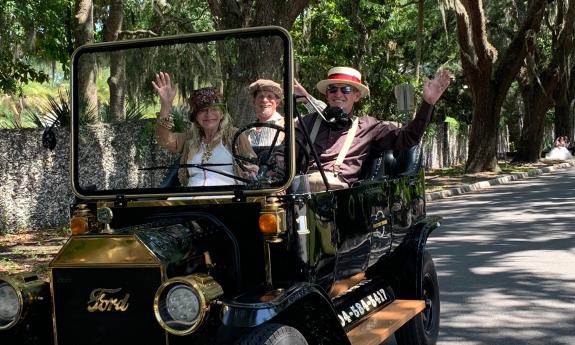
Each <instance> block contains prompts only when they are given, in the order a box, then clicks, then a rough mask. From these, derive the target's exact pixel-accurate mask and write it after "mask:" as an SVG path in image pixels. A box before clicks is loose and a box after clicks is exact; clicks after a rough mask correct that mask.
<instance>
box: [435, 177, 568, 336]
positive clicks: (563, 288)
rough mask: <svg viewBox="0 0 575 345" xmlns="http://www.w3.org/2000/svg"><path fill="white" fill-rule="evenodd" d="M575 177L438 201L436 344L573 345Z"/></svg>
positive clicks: (515, 184)
mask: <svg viewBox="0 0 575 345" xmlns="http://www.w3.org/2000/svg"><path fill="white" fill-rule="evenodd" d="M574 209H575V169H567V170H565V171H561V172H556V173H555V174H554V175H545V176H540V177H539V178H537V179H526V180H523V181H516V182H513V183H510V184H508V185H505V186H497V187H493V188H490V189H489V190H486V191H482V192H480V193H470V194H467V195H464V196H458V197H453V198H449V199H443V200H437V201H433V202H430V203H429V204H428V214H430V215H439V216H442V217H444V219H443V220H442V221H441V224H442V226H441V227H440V228H439V229H437V230H436V231H434V232H433V233H432V234H431V236H430V238H429V241H428V245H429V248H430V252H431V254H432V256H433V257H434V261H435V265H436V268H437V271H438V277H439V284H440V286H441V309H442V316H441V333H440V337H439V342H438V344H484V345H488V344H494V343H497V344H526V343H537V344H574V343H575V336H574V335H573V329H575V318H573V315H575V267H573V263H574V262H575V227H574V224H575V212H574V211H573V210H574Z"/></svg>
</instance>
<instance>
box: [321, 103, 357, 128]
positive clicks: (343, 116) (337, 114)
mask: <svg viewBox="0 0 575 345" xmlns="http://www.w3.org/2000/svg"><path fill="white" fill-rule="evenodd" d="M322 114H323V118H324V119H325V120H326V121H327V125H328V127H330V128H332V129H343V128H345V127H347V126H349V125H350V124H351V119H350V118H349V114H348V113H346V112H345V111H344V110H343V109H342V108H340V107H329V106H328V107H327V108H325V109H324V111H323V112H322Z"/></svg>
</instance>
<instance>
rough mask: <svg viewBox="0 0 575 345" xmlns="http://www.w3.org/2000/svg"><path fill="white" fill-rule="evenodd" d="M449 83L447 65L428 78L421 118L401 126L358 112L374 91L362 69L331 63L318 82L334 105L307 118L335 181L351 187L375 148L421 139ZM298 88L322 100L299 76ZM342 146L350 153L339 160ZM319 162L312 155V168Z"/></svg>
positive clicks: (305, 97)
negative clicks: (364, 80) (312, 92)
mask: <svg viewBox="0 0 575 345" xmlns="http://www.w3.org/2000/svg"><path fill="white" fill-rule="evenodd" d="M449 83H450V75H449V72H448V71H447V70H441V71H439V72H438V73H437V74H436V76H435V78H434V79H432V80H429V81H427V82H426V83H425V84H424V87H423V103H422V105H421V107H420V108H419V111H418V112H417V114H416V116H415V118H414V119H413V120H412V121H411V122H410V123H409V124H408V125H407V126H404V127H402V128H398V127H397V126H395V125H393V124H390V123H387V122H382V121H380V120H377V119H376V118H374V117H371V116H362V117H358V116H357V114H356V113H355V112H354V106H355V104H356V103H358V102H359V101H360V100H361V99H363V98H365V97H368V96H369V88H368V87H367V86H366V85H365V84H364V83H363V81H362V78H361V73H360V72H359V71H358V70H356V69H354V68H351V67H334V68H331V69H330V70H329V71H328V76H327V78H326V79H324V80H321V81H319V82H318V83H317V85H316V87H317V90H318V91H319V92H320V93H322V94H324V95H325V99H326V101H327V105H328V108H326V109H325V110H324V109H319V110H320V111H322V113H323V114H325V115H324V116H323V118H322V117H321V116H320V115H319V114H318V113H317V112H316V113H315V114H311V115H309V116H306V117H304V118H303V121H304V122H305V125H306V127H307V128H308V129H309V130H310V132H311V137H312V138H311V139H312V142H313V145H314V148H315V150H316V151H317V152H318V154H319V158H320V161H321V165H322V167H323V169H324V170H325V172H326V177H328V178H329V180H330V185H332V186H333V187H335V188H345V187H346V186H349V185H351V184H352V183H353V182H355V181H357V180H358V178H359V174H360V171H361V167H362V165H363V162H364V161H365V159H366V158H367V157H368V156H369V155H370V154H371V153H381V152H383V151H384V150H390V149H393V150H395V149H404V148H409V147H412V146H415V145H417V144H419V142H420V140H421V138H422V136H423V133H424V131H425V127H426V126H427V124H428V123H429V121H430V119H431V114H432V111H433V107H434V104H435V103H436V102H437V101H438V100H439V98H440V97H441V95H442V94H443V92H444V91H445V90H446V89H447V87H448V86H449ZM294 94H295V95H296V97H298V96H299V98H300V99H303V100H304V102H306V103H314V104H317V103H318V101H317V100H316V99H315V98H313V97H312V96H311V95H309V93H308V92H307V91H306V90H305V88H303V87H302V86H301V85H300V84H299V83H297V82H296V83H294ZM306 107H307V105H306ZM308 109H309V108H308ZM354 123H355V124H354ZM353 127H355V129H354V130H353V131H355V133H354V134H353V140H352V141H351V142H350V144H349V145H347V149H344V146H346V144H345V141H346V137H347V134H348V133H349V132H353V131H352V128H353ZM342 151H343V152H345V155H344V157H342V158H343V160H342V161H341V162H339V161H338V158H340V157H339V156H340V152H342ZM338 163H339V164H338ZM313 168H314V165H313V161H311V162H310V169H313ZM312 171H313V170H312Z"/></svg>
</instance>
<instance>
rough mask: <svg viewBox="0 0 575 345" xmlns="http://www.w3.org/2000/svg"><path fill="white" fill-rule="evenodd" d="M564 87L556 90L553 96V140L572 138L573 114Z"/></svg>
mask: <svg viewBox="0 0 575 345" xmlns="http://www.w3.org/2000/svg"><path fill="white" fill-rule="evenodd" d="M569 103H570V102H569V96H568V93H567V87H566V85H564V84H562V85H561V86H559V87H558V88H557V92H556V96H555V132H554V134H555V138H557V137H559V136H564V135H566V136H567V138H570V139H572V138H573V113H572V112H571V105H570V104H569Z"/></svg>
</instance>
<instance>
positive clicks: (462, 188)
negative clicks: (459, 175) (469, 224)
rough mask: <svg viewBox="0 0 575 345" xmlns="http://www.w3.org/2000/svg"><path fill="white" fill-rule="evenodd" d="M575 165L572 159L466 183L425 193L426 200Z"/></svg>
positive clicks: (460, 193)
mask: <svg viewBox="0 0 575 345" xmlns="http://www.w3.org/2000/svg"><path fill="white" fill-rule="evenodd" d="M572 166H575V160H571V161H569V162H566V163H560V164H555V165H552V166H549V167H545V168H541V169H533V170H529V171H527V172H522V173H515V174H511V175H505V176H501V177H498V178H495V179H492V180H488V181H481V182H476V183H472V184H465V185H462V186H459V187H456V188H451V189H446V190H442V191H439V192H433V193H428V194H426V195H425V201H427V202H429V201H432V200H438V199H444V198H448V197H450V196H456V195H462V194H466V193H470V192H475V191H479V190H482V189H485V188H489V187H490V186H496V185H502V184H507V183H509V182H511V181H517V180H522V179H524V178H527V177H533V176H538V175H541V174H544V173H550V172H554V171H556V170H559V169H565V168H569V167H572Z"/></svg>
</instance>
